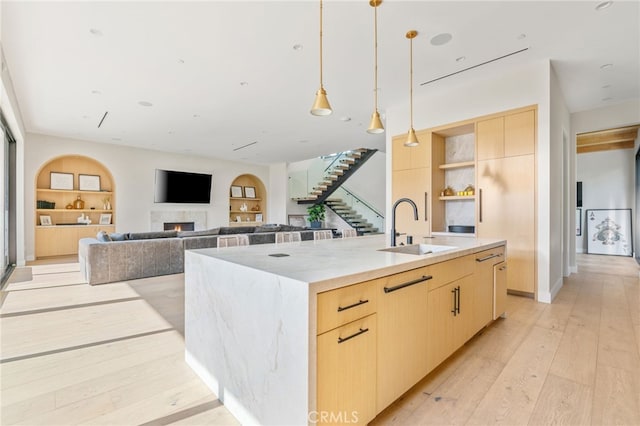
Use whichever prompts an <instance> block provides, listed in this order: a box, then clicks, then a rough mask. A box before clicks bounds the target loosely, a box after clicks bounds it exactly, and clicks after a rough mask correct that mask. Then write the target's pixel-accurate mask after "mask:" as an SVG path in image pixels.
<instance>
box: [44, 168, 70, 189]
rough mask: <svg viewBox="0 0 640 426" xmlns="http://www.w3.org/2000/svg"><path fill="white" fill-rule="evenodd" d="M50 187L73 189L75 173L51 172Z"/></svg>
mask: <svg viewBox="0 0 640 426" xmlns="http://www.w3.org/2000/svg"><path fill="white" fill-rule="evenodd" d="M50 182H51V183H50V184H49V188H50V189H68V190H73V173H62V172H51V174H50Z"/></svg>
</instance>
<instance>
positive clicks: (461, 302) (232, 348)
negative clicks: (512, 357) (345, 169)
mask: <svg viewBox="0 0 640 426" xmlns="http://www.w3.org/2000/svg"><path fill="white" fill-rule="evenodd" d="M416 240H418V239H417V238H416ZM424 241H425V242H426V243H427V244H429V245H430V247H433V250H434V252H433V253H428V254H418V255H416V254H405V253H398V252H393V251H383V250H382V249H385V248H387V240H386V238H385V236H384V235H375V236H368V237H358V238H347V239H334V240H319V241H304V242H297V243H285V244H264V245H255V246H244V247H231V248H223V249H200V250H188V251H186V253H185V347H186V360H187V363H188V364H189V365H190V366H191V367H192V368H193V369H194V371H195V372H196V373H197V374H198V375H199V376H200V377H201V378H202V379H203V381H204V382H205V383H206V384H207V385H208V386H209V387H210V388H211V389H212V391H213V392H214V393H216V394H217V395H218V397H219V398H220V400H221V401H222V402H223V403H224V404H225V406H226V407H227V408H228V409H229V411H230V412H231V413H232V414H233V415H234V416H236V418H237V419H238V420H239V421H240V422H241V423H243V424H274V425H276V424H277V425H301V424H313V423H350V424H354V423H362V424H365V423H367V422H369V421H370V420H371V419H372V418H373V417H375V415H376V414H377V413H379V412H380V411H382V410H383V409H384V408H386V406H388V405H389V404H390V403H391V402H393V400H395V399H396V398H398V397H399V396H401V395H402V393H404V392H405V391H406V390H407V389H409V388H410V387H411V386H412V385H413V384H415V383H417V382H418V381H419V380H420V379H422V377H424V376H425V375H426V374H427V373H428V372H429V371H431V370H432V369H433V368H435V366H437V364H439V363H440V362H442V361H443V360H444V359H445V358H446V357H448V356H449V355H450V354H451V353H452V352H453V351H455V350H456V349H457V348H458V347H459V346H460V345H461V344H463V343H464V342H465V341H466V340H468V339H469V338H471V337H472V336H473V335H474V334H475V333H476V332H477V331H478V330H479V329H480V328H482V327H484V326H485V325H486V324H488V323H489V322H491V321H492V320H493V319H494V318H496V317H497V316H498V315H500V314H502V313H503V312H504V311H503V310H502V307H501V306H500V303H501V302H496V301H499V300H501V298H502V293H503V292H504V296H505V297H506V287H504V289H503V288H502V284H501V280H500V279H496V276H495V275H494V274H493V272H494V268H495V267H496V266H499V265H501V264H503V263H504V262H503V261H504V260H505V259H504V256H505V242H504V241H503V240H497V239H493V240H489V239H486V240H479V239H474V238H462V237H439V238H429V239H425V240H424ZM438 246H440V247H442V248H436V247H438ZM408 248H409V249H410V248H416V249H417V248H418V247H417V246H416V247H409V246H406V247H402V248H399V250H405V249H408ZM438 250H442V251H438ZM485 265H488V266H489V267H485ZM489 271H491V276H490V277H489V275H488V272H489ZM496 271H498V269H496ZM496 284H497V287H496ZM449 287H451V288H449ZM398 357H402V359H398ZM395 361H398V362H395Z"/></svg>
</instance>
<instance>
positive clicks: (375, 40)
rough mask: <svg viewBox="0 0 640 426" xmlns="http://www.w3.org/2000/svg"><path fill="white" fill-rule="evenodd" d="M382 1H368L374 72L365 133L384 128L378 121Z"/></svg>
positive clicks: (378, 131)
mask: <svg viewBox="0 0 640 426" xmlns="http://www.w3.org/2000/svg"><path fill="white" fill-rule="evenodd" d="M380 3H382V0H370V1H369V5H370V6H371V7H373V46H374V50H373V51H374V58H375V60H374V72H373V93H374V101H373V114H371V123H370V124H369V128H368V129H367V132H369V133H374V134H375V133H384V126H383V125H382V120H380V114H379V113H378V6H380Z"/></svg>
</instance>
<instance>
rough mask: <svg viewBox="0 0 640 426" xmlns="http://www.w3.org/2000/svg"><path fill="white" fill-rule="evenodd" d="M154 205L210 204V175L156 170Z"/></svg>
mask: <svg viewBox="0 0 640 426" xmlns="http://www.w3.org/2000/svg"><path fill="white" fill-rule="evenodd" d="M154 201H155V202H156V203H193V204H208V203H210V202H211V175H210V174H204V173H189V172H177V171H173V170H160V169H156V186H155V196H154Z"/></svg>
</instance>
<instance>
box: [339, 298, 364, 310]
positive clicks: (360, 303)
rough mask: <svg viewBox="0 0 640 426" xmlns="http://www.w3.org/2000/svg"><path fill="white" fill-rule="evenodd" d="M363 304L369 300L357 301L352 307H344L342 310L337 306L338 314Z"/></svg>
mask: <svg viewBox="0 0 640 426" xmlns="http://www.w3.org/2000/svg"><path fill="white" fill-rule="evenodd" d="M365 303H369V300H368V299H367V300H358V301H357V302H356V303H354V304H353V305H349V306H345V307H344V308H343V307H342V306H338V312H342V311H346V310H347V309H351V308H355V307H356V306H360V305H364V304H365Z"/></svg>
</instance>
